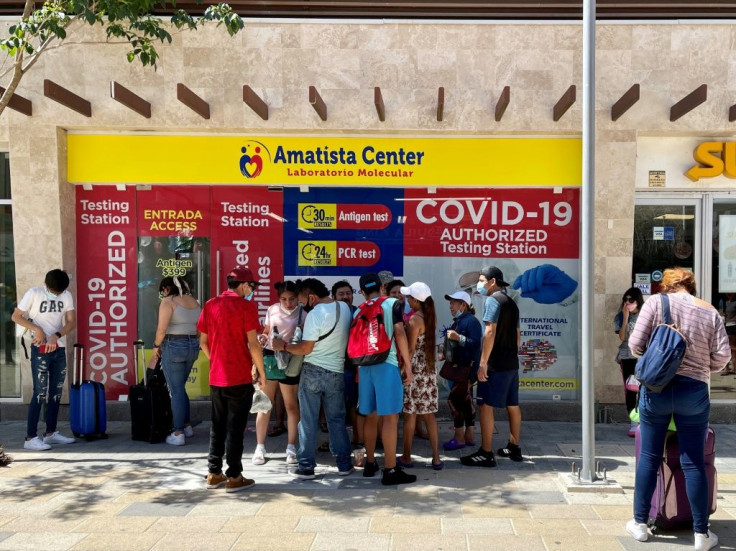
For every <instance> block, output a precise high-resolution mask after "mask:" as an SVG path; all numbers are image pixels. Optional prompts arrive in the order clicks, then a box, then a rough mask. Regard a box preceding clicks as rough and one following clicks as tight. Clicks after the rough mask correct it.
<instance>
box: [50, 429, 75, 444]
mask: <svg viewBox="0 0 736 551" xmlns="http://www.w3.org/2000/svg"><path fill="white" fill-rule="evenodd" d="M43 442H44V444H73V443H74V442H76V440H75V439H74V438H69V437H68V436H64V435H63V434H61V433H60V432H59V431H58V430H57V431H56V432H55V433H54V434H52V435H51V436H44V437H43Z"/></svg>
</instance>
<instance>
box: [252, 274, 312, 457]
mask: <svg viewBox="0 0 736 551" xmlns="http://www.w3.org/2000/svg"><path fill="white" fill-rule="evenodd" d="M274 288H275V289H276V292H277V293H278V295H279V301H278V302H277V303H276V304H272V305H271V306H270V307H269V309H268V311H267V312H266V319H265V320H264V322H263V332H262V333H261V335H260V336H259V337H258V340H259V341H260V343H261V344H262V345H263V366H264V368H265V370H266V381H265V383H264V384H262V385H261V390H262V391H263V392H265V393H266V395H267V396H268V398H269V399H270V400H271V403H273V402H274V398H275V396H276V391H277V389H278V388H280V390H281V395H282V396H283V398H284V406H285V407H286V424H287V445H286V464H287V465H295V464H296V462H297V461H296V434H297V425H298V423H299V403H298V402H297V390H298V388H299V376H296V377H287V376H286V373H285V371H286V365H287V364H288V354H287V355H284V356H285V357H283V358H282V360H281V361H278V360H277V356H276V355H275V353H274V346H273V339H274V338H276V337H278V338H280V339H283V340H285V341H287V342H288V341H289V340H291V338H292V337H293V336H294V331H295V330H296V328H297V327H302V326H303V324H304V318H305V317H306V316H305V314H304V313H303V312H302V310H301V308H300V307H299V301H298V300H297V295H296V284H295V283H294V282H293V281H283V282H282V281H279V282H277V283H276V284H275V285H274ZM282 354H283V352H282ZM270 420H271V412H270V411H269V412H268V413H259V414H258V416H257V417H256V451H255V452H254V453H253V459H252V461H253V464H254V465H263V464H264V463H265V462H266V457H265V454H266V432H267V431H268V424H269V422H270Z"/></svg>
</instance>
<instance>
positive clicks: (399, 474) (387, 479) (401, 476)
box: [381, 465, 417, 486]
mask: <svg viewBox="0 0 736 551" xmlns="http://www.w3.org/2000/svg"><path fill="white" fill-rule="evenodd" d="M416 481H417V477H416V476H415V475H413V474H407V473H406V472H405V471H404V469H402V468H401V467H399V466H398V465H397V466H396V467H394V468H393V469H383V476H382V477H381V484H383V485H384V486H396V485H397V484H411V483H412V482H416Z"/></svg>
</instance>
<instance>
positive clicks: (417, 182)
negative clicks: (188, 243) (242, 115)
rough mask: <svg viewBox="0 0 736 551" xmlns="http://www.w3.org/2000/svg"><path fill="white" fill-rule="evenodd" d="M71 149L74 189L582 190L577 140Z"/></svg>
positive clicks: (260, 142)
mask: <svg viewBox="0 0 736 551" xmlns="http://www.w3.org/2000/svg"><path fill="white" fill-rule="evenodd" d="M67 146H68V147H67V149H68V154H67V178H68V181H69V182H71V183H75V184H82V183H92V184H116V183H125V184H205V185H216V184H225V185H233V184H242V185H277V186H282V185H327V186H329V185H339V186H345V185H356V186H366V185H377V186H402V187H410V186H423V187H435V186H514V187H526V186H561V187H577V186H580V184H581V153H582V145H581V140H580V139H579V138H371V137H360V138H357V137H330V138H321V137H252V136H170V135H158V134H152V135H141V134H135V135H125V134H115V135H94V134H74V133H70V134H69V135H68V137H67ZM305 221H306V219H305ZM316 222H319V221H316Z"/></svg>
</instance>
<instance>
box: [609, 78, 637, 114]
mask: <svg viewBox="0 0 736 551" xmlns="http://www.w3.org/2000/svg"><path fill="white" fill-rule="evenodd" d="M637 101H639V84H638V83H637V84H634V85H633V86H632V87H631V88H629V89H628V90H626V93H624V95H623V96H621V97H620V98H619V100H618V101H617V102H616V103H614V104H613V106H612V107H611V120H612V121H617V120H618V119H620V118H621V115H623V114H624V113H626V111H628V110H629V109H631V107H632V106H633V105H634V104H635V103H636V102H637Z"/></svg>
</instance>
